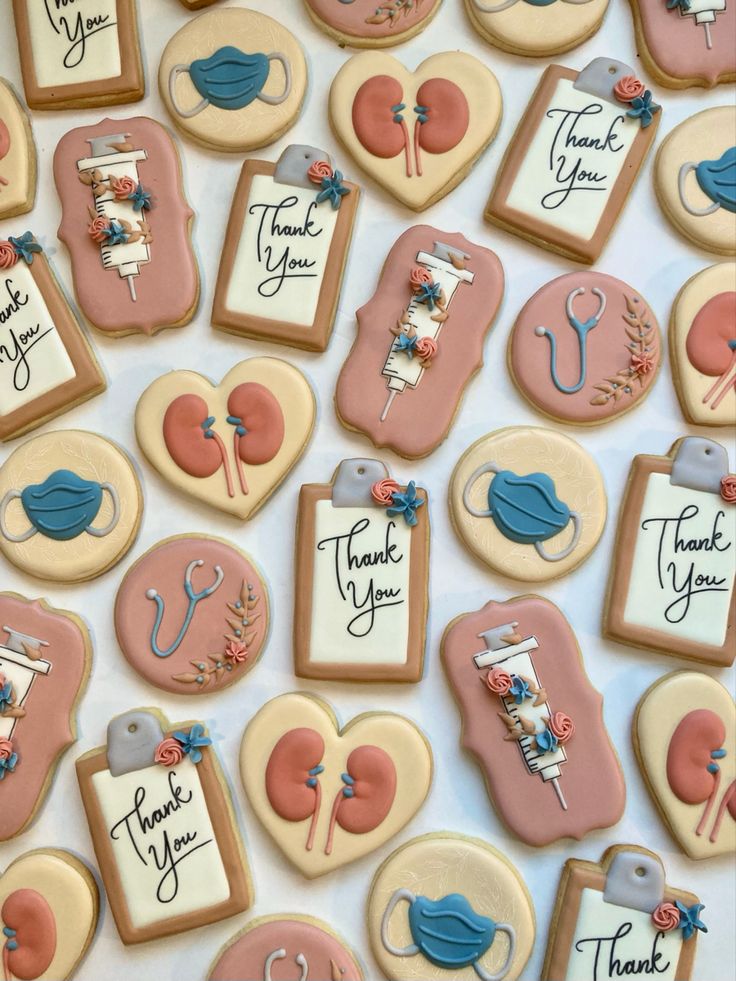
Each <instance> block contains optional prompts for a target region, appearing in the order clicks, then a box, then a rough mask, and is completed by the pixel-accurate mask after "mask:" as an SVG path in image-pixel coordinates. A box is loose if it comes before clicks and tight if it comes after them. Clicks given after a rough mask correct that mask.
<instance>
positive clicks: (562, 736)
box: [549, 712, 575, 743]
mask: <svg viewBox="0 0 736 981" xmlns="http://www.w3.org/2000/svg"><path fill="white" fill-rule="evenodd" d="M549 731H550V732H551V733H552V735H553V736H557V741H558V742H560V743H566V742H567V741H568V739H571V738H572V737H573V736H574V735H575V723H574V722H573V721H572V719H571V718H570V716H569V715H565V713H564V712H555V713H554V714H553V715H552V718H551V719H550V720H549Z"/></svg>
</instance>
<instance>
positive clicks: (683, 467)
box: [670, 436, 728, 494]
mask: <svg viewBox="0 0 736 981" xmlns="http://www.w3.org/2000/svg"><path fill="white" fill-rule="evenodd" d="M727 473H728V452H727V451H726V449H725V447H723V446H721V444H720V443H716V442H715V441H714V440H712V439H705V437H703V436H686V437H685V438H684V439H683V440H682V441H681V442H680V444H679V446H678V447H677V451H676V452H675V457H674V459H673V461H672V473H671V474H670V483H671V484H672V485H673V487H688V488H689V489H690V490H699V491H706V492H707V493H709V494H720V492H721V478H722V477H724V476H725V475H726V474H727Z"/></svg>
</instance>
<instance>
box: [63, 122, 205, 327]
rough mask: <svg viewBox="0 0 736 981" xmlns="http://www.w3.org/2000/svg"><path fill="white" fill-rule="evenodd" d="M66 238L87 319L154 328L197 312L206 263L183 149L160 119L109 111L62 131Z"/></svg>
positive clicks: (180, 322)
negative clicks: (114, 115) (195, 232)
mask: <svg viewBox="0 0 736 981" xmlns="http://www.w3.org/2000/svg"><path fill="white" fill-rule="evenodd" d="M54 180H55V182H56V189H57V191H58V193H59V197H60V199H61V208H62V218H61V225H60V226H59V238H60V239H61V240H62V241H63V242H64V244H65V245H66V246H67V248H68V249H69V253H70V255H71V260H72V276H73V279H74V289H75V292H76V294H77V298H78V300H79V304H80V306H81V307H82V310H83V311H84V313H85V314H86V316H87V318H88V319H89V321H90V322H91V323H92V324H93V325H94V326H95V327H97V328H98V330H101V331H103V332H104V333H106V334H110V335H112V336H116V337H117V336H121V335H125V334H132V333H143V334H153V333H155V332H156V331H158V330H161V329H162V328H164V327H178V326H181V325H183V324H185V323H188V322H189V320H191V318H192V315H193V313H194V310H195V308H196V306H197V300H198V298H199V271H198V269H197V261H196V259H195V257H194V252H193V250H192V243H191V240H190V232H191V225H192V219H193V216H194V212H193V211H192V209H191V208H190V207H189V205H188V204H187V200H186V197H185V195H184V188H183V186H182V177H181V168H180V164H179V155H178V153H177V150H176V147H175V146H174V143H173V141H172V139H171V137H170V136H169V134H168V132H167V131H166V130H165V129H164V127H163V126H161V125H160V124H159V123H157V122H156V121H155V120H153V119H148V118H147V117H145V116H136V117H134V118H132V119H103V120H102V122H100V123H96V124H95V125H94V126H80V127H79V128H78V129H73V130H71V131H70V132H69V133H67V134H66V136H64V137H62V139H61V140H60V142H59V144H58V146H57V148H56V152H55V154H54Z"/></svg>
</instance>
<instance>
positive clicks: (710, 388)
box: [669, 262, 736, 426]
mask: <svg viewBox="0 0 736 981" xmlns="http://www.w3.org/2000/svg"><path fill="white" fill-rule="evenodd" d="M669 338H670V358H671V361H672V378H673V381H674V383H675V390H676V391H677V397H678V398H679V400H680V407H681V408H682V413H683V415H684V416H685V418H686V419H687V420H688V422H690V423H692V424H693V425H694V426H734V425H736V263H735V262H721V263H718V265H715V266H709V267H708V268H707V269H703V270H702V271H701V272H699V273H697V274H696V275H695V276H693V277H692V278H691V279H689V280H688V281H687V282H686V283H685V285H684V286H683V287H682V289H681V290H680V292H679V293H678V294H677V299H676V300H675V303H674V306H673V307H672V315H671V317H670V330H669Z"/></svg>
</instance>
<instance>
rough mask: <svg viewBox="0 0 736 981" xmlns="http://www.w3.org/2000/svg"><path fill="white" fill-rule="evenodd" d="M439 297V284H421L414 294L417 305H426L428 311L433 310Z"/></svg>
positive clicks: (440, 290) (440, 288)
mask: <svg viewBox="0 0 736 981" xmlns="http://www.w3.org/2000/svg"><path fill="white" fill-rule="evenodd" d="M441 296H442V287H441V286H440V284H439V283H422V284H421V286H419V288H418V289H417V291H416V292H415V294H414V297H415V299H416V301H417V303H426V304H427V306H428V307H429V309H430V310H434V308H435V304H436V303H437V302H438V301H439V299H440V298H441Z"/></svg>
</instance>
